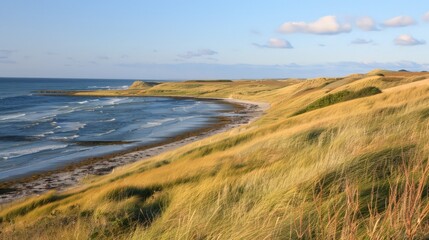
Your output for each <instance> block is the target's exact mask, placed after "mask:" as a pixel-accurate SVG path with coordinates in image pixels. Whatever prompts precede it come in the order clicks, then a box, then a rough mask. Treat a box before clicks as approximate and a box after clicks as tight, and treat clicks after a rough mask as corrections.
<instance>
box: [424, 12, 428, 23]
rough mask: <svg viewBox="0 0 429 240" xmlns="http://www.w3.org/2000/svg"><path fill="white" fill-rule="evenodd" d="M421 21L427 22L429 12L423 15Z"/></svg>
mask: <svg viewBox="0 0 429 240" xmlns="http://www.w3.org/2000/svg"><path fill="white" fill-rule="evenodd" d="M423 20H424V21H426V22H429V12H427V13H425V15H423Z"/></svg>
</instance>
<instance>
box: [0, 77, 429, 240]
mask: <svg viewBox="0 0 429 240" xmlns="http://www.w3.org/2000/svg"><path fill="white" fill-rule="evenodd" d="M383 74H384V75H385V76H384V77H391V76H390V75H389V74H393V75H394V76H395V77H398V76H397V75H395V74H397V73H395V72H388V71H383ZM401 74H402V75H401V76H400V77H399V78H401V79H399V80H395V81H392V82H389V84H387V85H386V84H384V83H383V82H381V81H382V79H381V78H380V77H379V76H377V78H374V79H371V84H373V83H375V84H376V86H378V87H379V89H380V90H381V91H382V93H379V92H378V91H375V90H374V91H373V90H371V89H369V90H364V91H362V92H359V89H362V88H357V89H356V88H354V87H353V86H356V85H358V86H360V84H362V85H365V84H366V81H368V79H369V78H368V77H369V76H368V75H359V76H358V75H352V76H349V77H346V79H345V78H341V79H329V78H326V79H312V80H305V81H296V80H292V81H289V82H288V81H266V82H264V81H239V82H235V81H234V82H207V83H201V82H198V83H195V82H193V83H192V82H191V83H190V82H188V83H163V84H159V85H156V86H154V87H152V88H150V89H148V90H145V92H141V93H139V94H148V95H154V94H155V93H156V94H162V93H163V92H164V93H168V95H186V96H201V97H236V98H241V99H248V100H254V101H264V102H269V103H270V104H271V108H270V109H269V110H268V111H267V112H266V114H265V115H264V116H263V117H262V118H261V119H259V120H258V121H256V122H253V123H252V124H250V125H248V126H243V127H241V128H238V129H233V130H231V131H229V132H225V133H222V134H218V135H216V136H212V137H210V138H207V139H204V140H201V141H199V142H196V143H194V144H190V145H187V146H184V147H181V148H179V149H177V150H174V151H171V152H167V153H164V154H162V155H160V156H156V157H153V158H151V159H149V160H147V161H143V162H137V163H135V164H132V165H130V166H126V167H123V168H120V169H116V170H115V171H114V172H113V173H111V174H109V175H106V176H101V177H94V178H92V179H91V180H90V181H88V182H87V183H86V184H84V185H82V186H80V187H78V188H76V189H72V190H69V191H67V192H64V193H49V194H46V195H43V196H40V197H37V198H30V199H27V200H24V201H21V202H18V203H12V204H10V205H7V206H3V207H2V208H1V209H0V217H1V219H2V223H1V227H0V229H1V235H0V236H1V237H0V238H4V239H56V238H61V239H424V238H425V237H427V236H428V234H429V215H428V214H429V201H428V200H429V198H428V194H429V186H428V183H429V179H428V178H429V161H428V156H429V125H428V119H429V117H428V116H429V114H428V112H429V111H428V109H429V108H428V105H429V84H427V85H425V84H423V85H418V86H414V85H410V87H407V84H412V83H410V81H409V80H408V79H410V78H412V77H413V74H414V73H411V72H407V73H404V72H402V73H401ZM419 74H421V73H419ZM419 77H421V75H419ZM423 77H425V76H423ZM427 77H429V75H427ZM347 78H350V79H347ZM337 81H341V82H340V83H338V84H333V83H336V82H337ZM360 81H362V82H360ZM377 81H380V82H381V83H379V82H377ZM189 84H202V85H201V86H197V87H193V88H188V86H189ZM377 84H378V85H377ZM328 88H329V89H328ZM345 89H356V90H348V91H349V93H347V94H345V95H346V97H344V96H342V95H341V96H340V95H337V97H335V98H334V99H342V100H344V99H349V98H350V96H357V97H354V100H353V101H340V102H341V104H327V105H323V104H319V106H321V105H323V107H321V108H318V110H317V111H307V112H306V113H305V114H301V115H295V116H291V115H293V114H294V113H296V112H297V111H298V110H299V109H304V108H306V107H307V106H308V103H314V102H316V101H318V100H320V99H323V98H327V96H328V95H329V94H331V95H334V96H335V94H336V93H338V92H341V91H343V90H345ZM327 90H329V91H327ZM327 92H329V93H327ZM373 93H377V94H375V95H374V94H373ZM121 94H126V92H125V93H121ZM347 96H348V97H347ZM367 96H369V97H367ZM329 98H331V97H329ZM335 101H336V100H335ZM335 101H330V100H329V101H328V100H326V101H322V102H329V103H332V102H335Z"/></svg>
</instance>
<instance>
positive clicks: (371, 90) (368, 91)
mask: <svg viewBox="0 0 429 240" xmlns="http://www.w3.org/2000/svg"><path fill="white" fill-rule="evenodd" d="M379 93H381V90H380V89H378V88H376V87H366V88H362V89H360V90H358V91H356V92H353V91H349V90H343V91H339V92H336V93H332V94H328V95H326V96H324V97H322V98H319V99H318V100H316V101H314V102H312V103H310V105H308V106H307V107H305V108H303V109H301V110H299V111H297V112H296V113H294V114H293V115H292V116H296V115H299V114H302V113H305V112H309V111H312V110H315V109H319V108H323V107H327V106H330V105H333V104H336V103H340V102H345V101H349V100H352V99H356V98H363V97H367V96H372V95H375V94H379Z"/></svg>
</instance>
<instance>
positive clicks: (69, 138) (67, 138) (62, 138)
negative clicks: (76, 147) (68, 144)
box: [49, 134, 79, 140]
mask: <svg viewBox="0 0 429 240" xmlns="http://www.w3.org/2000/svg"><path fill="white" fill-rule="evenodd" d="M78 137H79V135H77V134H75V135H72V136H69V137H51V138H49V139H51V140H71V139H75V138H78Z"/></svg>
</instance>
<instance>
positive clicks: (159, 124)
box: [0, 78, 231, 181]
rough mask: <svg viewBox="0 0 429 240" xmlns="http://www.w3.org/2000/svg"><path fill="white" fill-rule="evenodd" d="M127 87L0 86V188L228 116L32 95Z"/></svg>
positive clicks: (200, 107) (196, 104)
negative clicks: (41, 173) (3, 184)
mask: <svg viewBox="0 0 429 240" xmlns="http://www.w3.org/2000/svg"><path fill="white" fill-rule="evenodd" d="M132 82H133V81H132V80H89V79H17V78H0V181H2V180H3V181H4V180H8V179H13V178H17V177H20V176H24V175H29V174H31V173H34V172H41V171H47V170H52V169H56V168H58V167H61V166H64V165H67V164H69V163H72V162H76V161H79V160H82V159H85V158H87V157H92V156H100V155H103V154H108V153H112V152H115V151H121V150H125V149H128V148H132V147H136V146H140V145H145V144H151V143H155V142H160V141H162V140H164V139H166V138H169V137H172V136H175V135H178V134H180V133H183V132H186V131H190V130H192V129H196V128H199V127H202V126H204V125H206V124H207V123H209V122H211V121H213V120H214V117H216V116H220V115H222V114H223V113H222V112H223V111H224V110H228V109H230V108H231V107H230V106H228V105H225V104H221V103H216V102H210V101H198V100H194V99H173V98H160V97H135V98H133V97H122V98H115V97H105V98H103V97H66V96H40V95H37V94H35V93H34V91H37V90H55V89H61V90H63V89H67V90H76V89H79V90H88V89H126V88H127V87H128V86H129V85H130V84H131V83H132ZM100 142H102V143H104V144H106V143H108V144H109V145H103V144H100Z"/></svg>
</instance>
